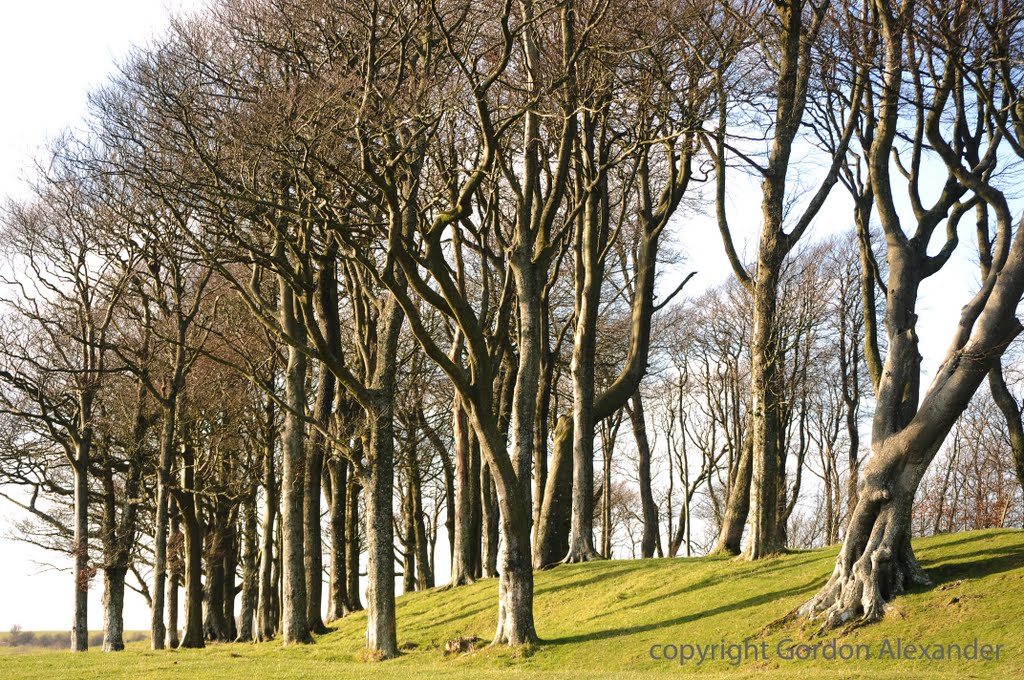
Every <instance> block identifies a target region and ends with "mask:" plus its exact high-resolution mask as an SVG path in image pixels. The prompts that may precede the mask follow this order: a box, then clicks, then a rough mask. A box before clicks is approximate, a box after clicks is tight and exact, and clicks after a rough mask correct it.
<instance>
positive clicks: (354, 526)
mask: <svg viewBox="0 0 1024 680" xmlns="http://www.w3.org/2000/svg"><path fill="white" fill-rule="evenodd" d="M361 493H362V485H361V484H360V483H359V480H358V479H356V477H355V475H349V478H348V492H347V493H346V496H347V498H346V501H347V507H346V511H345V573H346V574H347V576H348V587H347V588H346V591H347V602H346V605H345V606H346V609H347V610H348V611H350V612H358V611H362V609H363V603H362V600H361V598H360V595H359V593H360V588H359V552H360V551H359V496H360V494H361Z"/></svg>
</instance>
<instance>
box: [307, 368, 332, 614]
mask: <svg viewBox="0 0 1024 680" xmlns="http://www.w3.org/2000/svg"><path fill="white" fill-rule="evenodd" d="M334 382H335V379H334V376H333V375H332V374H331V372H330V371H328V370H326V369H325V368H324V367H323V365H321V367H320V371H319V384H318V385H317V391H316V400H315V401H314V404H313V420H315V421H316V422H317V423H319V424H320V427H323V428H325V429H326V428H327V426H328V423H329V422H330V418H331V407H332V404H333V402H334ZM326 445H327V441H326V438H325V437H324V435H323V433H322V432H320V431H319V430H318V429H316V428H314V429H313V431H312V433H311V435H310V446H309V456H308V457H307V459H306V476H305V483H306V488H305V498H304V501H305V502H304V503H303V508H302V511H303V524H304V539H305V546H304V550H303V555H304V559H305V563H304V567H305V579H306V590H307V592H308V597H307V604H306V619H307V621H308V623H309V629H310V631H311V632H313V633H317V634H322V633H326V632H327V627H326V626H325V625H324V622H323V617H322V616H321V614H320V606H321V603H322V600H323V570H324V564H323V548H322V546H321V535H320V534H321V527H320V487H321V480H322V479H323V473H324V470H323V467H324V454H325V450H326Z"/></svg>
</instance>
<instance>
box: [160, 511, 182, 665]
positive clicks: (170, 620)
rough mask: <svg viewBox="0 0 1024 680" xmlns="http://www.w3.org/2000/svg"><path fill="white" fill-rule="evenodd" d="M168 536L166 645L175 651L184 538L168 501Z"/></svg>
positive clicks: (177, 513)
mask: <svg viewBox="0 0 1024 680" xmlns="http://www.w3.org/2000/svg"><path fill="white" fill-rule="evenodd" d="M170 503H171V506H172V507H171V508H170V510H171V512H170V534H169V536H168V543H167V627H166V631H167V632H166V635H167V637H166V639H165V642H166V645H167V647H168V648H170V649H176V648H177V647H178V644H180V642H181V641H180V639H179V638H178V587H179V586H180V581H181V567H182V565H183V564H184V556H183V553H182V550H183V548H184V540H185V539H184V536H182V533H181V520H180V516H179V515H180V512H179V510H178V504H177V503H175V502H174V498H173V497H172V498H171V499H170Z"/></svg>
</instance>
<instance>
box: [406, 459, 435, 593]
mask: <svg viewBox="0 0 1024 680" xmlns="http://www.w3.org/2000/svg"><path fill="white" fill-rule="evenodd" d="M409 479H410V485H409V491H410V495H411V497H412V519H413V522H412V527H411V528H412V530H413V533H414V537H415V545H416V587H417V589H418V590H427V589H429V588H433V587H434V571H433V569H432V568H431V565H430V555H429V552H430V546H429V545H428V540H427V527H426V524H425V523H424V512H423V483H422V480H421V478H420V462H419V458H418V454H417V451H416V446H415V445H414V446H413V448H412V457H411V459H410V460H409Z"/></svg>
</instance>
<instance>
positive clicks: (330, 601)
mask: <svg viewBox="0 0 1024 680" xmlns="http://www.w3.org/2000/svg"><path fill="white" fill-rule="evenodd" d="M327 472H328V480H329V486H330V491H329V505H330V522H331V574H330V578H329V580H328V585H327V621H328V623H330V622H332V621H337V620H338V619H340V618H342V617H343V616H345V613H346V606H347V604H348V592H347V591H348V575H347V572H346V570H345V508H346V506H347V499H348V496H347V492H348V463H347V462H346V461H345V460H344V459H343V458H341V457H340V456H332V457H331V459H330V460H329V461H328V463H327Z"/></svg>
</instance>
